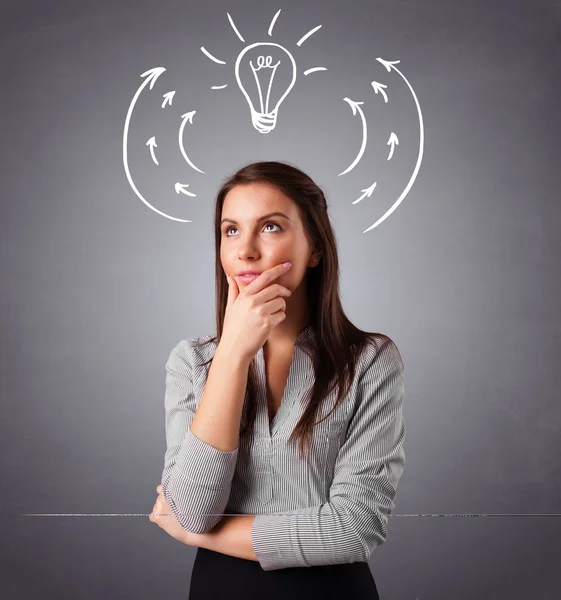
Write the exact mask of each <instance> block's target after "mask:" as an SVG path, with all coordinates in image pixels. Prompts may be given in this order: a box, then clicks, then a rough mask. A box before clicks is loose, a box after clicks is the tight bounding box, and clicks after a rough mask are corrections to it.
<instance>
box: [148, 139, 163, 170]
mask: <svg viewBox="0 0 561 600" xmlns="http://www.w3.org/2000/svg"><path fill="white" fill-rule="evenodd" d="M146 145H147V146H150V154H151V156H152V160H153V161H154V162H155V163H156V164H157V165H159V164H160V163H159V162H158V159H157V158H156V154H155V153H154V148H157V147H158V144H156V136H155V135H153V136H152V137H151V138H150V139H149V140H148V141H147V142H146Z"/></svg>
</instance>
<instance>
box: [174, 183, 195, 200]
mask: <svg viewBox="0 0 561 600" xmlns="http://www.w3.org/2000/svg"><path fill="white" fill-rule="evenodd" d="M188 187H189V184H188V183H179V181H176V182H175V193H176V194H180V193H181V194H185V195H186V196H196V195H197V194H193V192H190V191H189V190H188V189H187V188H188Z"/></svg>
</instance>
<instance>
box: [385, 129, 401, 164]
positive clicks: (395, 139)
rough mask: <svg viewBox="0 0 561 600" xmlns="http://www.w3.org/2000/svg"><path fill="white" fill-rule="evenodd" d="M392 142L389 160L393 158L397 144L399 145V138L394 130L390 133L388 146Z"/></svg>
mask: <svg viewBox="0 0 561 600" xmlns="http://www.w3.org/2000/svg"><path fill="white" fill-rule="evenodd" d="M390 144H391V148H390V153H389V155H388V158H387V160H391V158H392V156H393V151H394V148H395V146H396V144H397V145H398V146H399V138H398V137H397V135H395V133H394V132H393V131H392V132H391V134H390V139H389V140H388V141H387V142H386V146H389V145H390Z"/></svg>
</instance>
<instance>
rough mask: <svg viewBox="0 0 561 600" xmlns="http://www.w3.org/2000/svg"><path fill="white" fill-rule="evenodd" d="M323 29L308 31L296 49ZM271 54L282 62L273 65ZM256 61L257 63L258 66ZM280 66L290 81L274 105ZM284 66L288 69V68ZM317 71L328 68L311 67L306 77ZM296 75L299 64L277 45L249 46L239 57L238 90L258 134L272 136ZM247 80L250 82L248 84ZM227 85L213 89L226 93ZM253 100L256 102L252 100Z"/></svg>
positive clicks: (235, 71)
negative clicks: (274, 85)
mask: <svg viewBox="0 0 561 600" xmlns="http://www.w3.org/2000/svg"><path fill="white" fill-rule="evenodd" d="M226 14H227V16H228V20H229V21H230V25H231V26H232V29H233V30H234V32H235V34H236V35H237V36H238V38H239V39H240V40H241V41H242V42H244V43H245V39H244V38H243V36H242V35H241V33H240V32H239V30H238V28H237V27H236V25H235V24H234V21H233V20H232V17H231V16H230V13H226ZM279 14H280V10H278V11H277V13H276V14H275V16H274V17H273V20H272V21H271V24H270V25H269V30H268V33H269V36H271V35H272V32H273V27H274V24H275V22H276V20H277V17H278V16H279ZM320 28H321V25H318V26H317V27H314V28H313V29H312V30H310V31H308V33H306V34H305V35H303V36H302V37H301V38H300V39H299V40H298V42H296V45H297V46H301V45H302V44H303V43H304V42H305V41H306V40H307V39H308V38H309V37H310V36H311V35H313V34H314V33H315V32H316V31H318V30H319V29H320ZM275 48H276V49H278V50H276V51H274V52H272V53H267V52H268V51H269V50H273V49H275ZM201 51H202V52H203V53H204V54H205V56H207V57H208V58H210V60H212V61H214V62H215V63H217V64H220V65H225V64H226V61H224V60H221V59H219V58H216V57H215V56H213V55H212V54H211V53H210V52H209V51H208V50H207V49H206V48H205V47H204V46H201ZM272 54H276V55H278V56H279V59H278V60H277V61H276V62H275V63H274V64H273V56H272ZM253 61H255V64H254V62H253ZM279 65H280V70H282V69H287V70H288V75H289V79H290V81H289V83H288V85H283V84H281V91H282V94H281V95H280V97H279V98H278V99H277V100H276V101H273V99H272V98H271V91H272V88H273V82H274V79H275V75H276V74H277V68H279ZM284 65H287V66H286V67H285V66H284ZM316 71H327V69H326V68H325V67H312V68H311V69H308V70H306V71H305V72H304V75H309V74H310V73H314V72H316ZM279 72H280V71H279ZM246 73H247V75H246ZM296 73H297V70H296V61H295V60H294V57H293V56H292V54H291V53H290V52H289V51H288V50H287V49H286V48H285V47H284V46H281V45H280V44H275V43H274V42H256V43H254V44H249V45H248V46H246V47H245V48H244V49H243V50H242V51H241V52H240V53H239V54H238V56H237V58H236V62H235V66H234V75H235V78H236V82H237V84H238V87H239V88H240V90H241V92H242V94H243V95H244V97H245V99H246V100H247V103H248V105H249V111H250V117H251V123H252V125H253V127H254V128H255V129H256V130H257V131H258V132H259V133H270V132H271V131H272V130H273V129H274V128H275V126H276V124H277V118H278V114H279V107H280V105H281V103H282V101H283V100H284V99H285V98H286V97H287V96H288V93H289V92H290V90H291V89H292V88H293V87H294V83H295V82H296ZM246 77H247V79H248V81H245V78H246ZM267 82H268V83H267ZM227 85H228V84H225V85H220V86H219V85H213V86H212V87H211V89H213V90H218V89H224V88H226V87H227ZM277 87H279V86H277ZM265 88H266V89H265ZM277 94H278V92H277ZM252 96H253V98H254V99H252ZM274 96H275V95H274V94H273V97H274Z"/></svg>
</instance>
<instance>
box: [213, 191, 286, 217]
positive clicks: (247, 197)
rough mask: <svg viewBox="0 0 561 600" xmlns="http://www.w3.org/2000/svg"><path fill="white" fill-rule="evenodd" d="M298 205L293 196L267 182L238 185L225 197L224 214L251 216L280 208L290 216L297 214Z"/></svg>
mask: <svg viewBox="0 0 561 600" xmlns="http://www.w3.org/2000/svg"><path fill="white" fill-rule="evenodd" d="M295 208H296V205H295V203H294V202H293V201H292V199H291V198H289V197H288V196H286V195H285V194H283V193H282V192H281V191H280V190H277V189H276V188H275V187H273V186H271V185H268V184H266V183H252V184H246V185H237V186H235V187H234V188H232V189H231V190H230V191H229V192H228V193H227V194H226V197H225V198H224V204H223V206H222V214H223V215H225V216H230V217H232V216H234V215H236V214H237V215H238V216H240V214H243V215H247V216H248V217H251V216H252V215H253V214H254V213H255V215H260V214H262V213H264V212H272V211H274V210H280V211H282V212H284V213H286V214H287V215H289V216H290V217H292V216H293V215H295V214H296V211H295Z"/></svg>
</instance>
